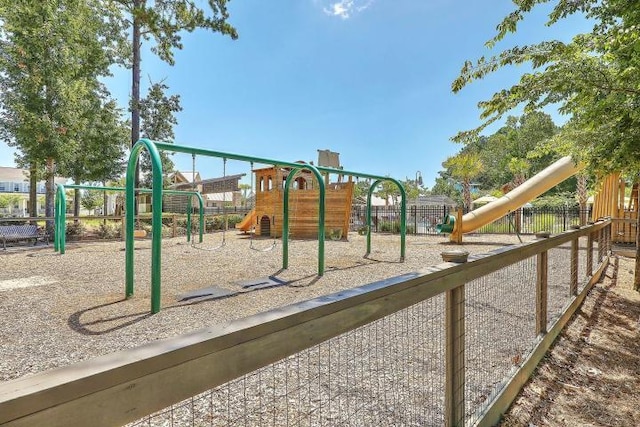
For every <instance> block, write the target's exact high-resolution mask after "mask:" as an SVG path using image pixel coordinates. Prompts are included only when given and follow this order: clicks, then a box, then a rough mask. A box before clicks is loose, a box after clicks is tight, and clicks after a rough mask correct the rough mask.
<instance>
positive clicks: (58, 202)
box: [53, 184, 67, 253]
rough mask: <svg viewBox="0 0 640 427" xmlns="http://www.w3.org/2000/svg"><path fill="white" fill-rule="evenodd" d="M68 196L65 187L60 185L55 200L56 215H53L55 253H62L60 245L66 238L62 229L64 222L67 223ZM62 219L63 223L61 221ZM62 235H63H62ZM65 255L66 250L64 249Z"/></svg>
mask: <svg viewBox="0 0 640 427" xmlns="http://www.w3.org/2000/svg"><path fill="white" fill-rule="evenodd" d="M65 199H66V194H65V189H64V185H62V184H58V185H57V188H56V198H55V202H54V206H55V209H54V213H53V217H54V220H53V223H54V228H53V250H54V251H55V252H58V251H60V243H61V241H62V240H63V236H64V230H63V229H62V227H63V224H62V221H66V218H65V216H66V209H64V210H63V208H62V207H63V206H65V205H66V203H67V202H66V200H65ZM61 218H62V221H61ZM61 233H62V234H61ZM62 250H63V252H62V253H64V248H63V249H62Z"/></svg>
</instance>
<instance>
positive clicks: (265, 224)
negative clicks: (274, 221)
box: [260, 215, 271, 236]
mask: <svg viewBox="0 0 640 427" xmlns="http://www.w3.org/2000/svg"><path fill="white" fill-rule="evenodd" d="M260 235H261V236H270V235H271V220H270V219H269V217H268V216H266V215H263V216H262V218H260Z"/></svg>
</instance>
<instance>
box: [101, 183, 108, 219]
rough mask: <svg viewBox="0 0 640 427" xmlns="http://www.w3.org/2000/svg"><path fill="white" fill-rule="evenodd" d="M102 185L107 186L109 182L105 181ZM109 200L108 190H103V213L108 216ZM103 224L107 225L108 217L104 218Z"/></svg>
mask: <svg viewBox="0 0 640 427" xmlns="http://www.w3.org/2000/svg"><path fill="white" fill-rule="evenodd" d="M102 186H103V187H106V186H107V182H106V181H103V182H102ZM108 202H109V197H108V196H107V192H106V191H103V192H102V215H103V216H107V215H108V214H107V203H108ZM102 224H103V225H105V226H106V225H107V219H106V218H104V219H103V220H102Z"/></svg>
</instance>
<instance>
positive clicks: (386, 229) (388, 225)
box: [378, 221, 416, 234]
mask: <svg viewBox="0 0 640 427" xmlns="http://www.w3.org/2000/svg"><path fill="white" fill-rule="evenodd" d="M378 231H379V232H381V233H400V222H396V221H380V222H379V223H378ZM406 232H407V234H415V232H416V228H415V226H414V225H413V224H407V226H406Z"/></svg>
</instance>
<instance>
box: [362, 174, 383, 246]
mask: <svg viewBox="0 0 640 427" xmlns="http://www.w3.org/2000/svg"><path fill="white" fill-rule="evenodd" d="M381 182H382V180H381V179H378V180H376V181H374V182H373V184H371V187H369V192H368V193H367V252H366V253H365V256H366V255H369V254H370V253H371V197H373V190H375V188H376V187H377V186H378V184H380V183H381Z"/></svg>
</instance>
